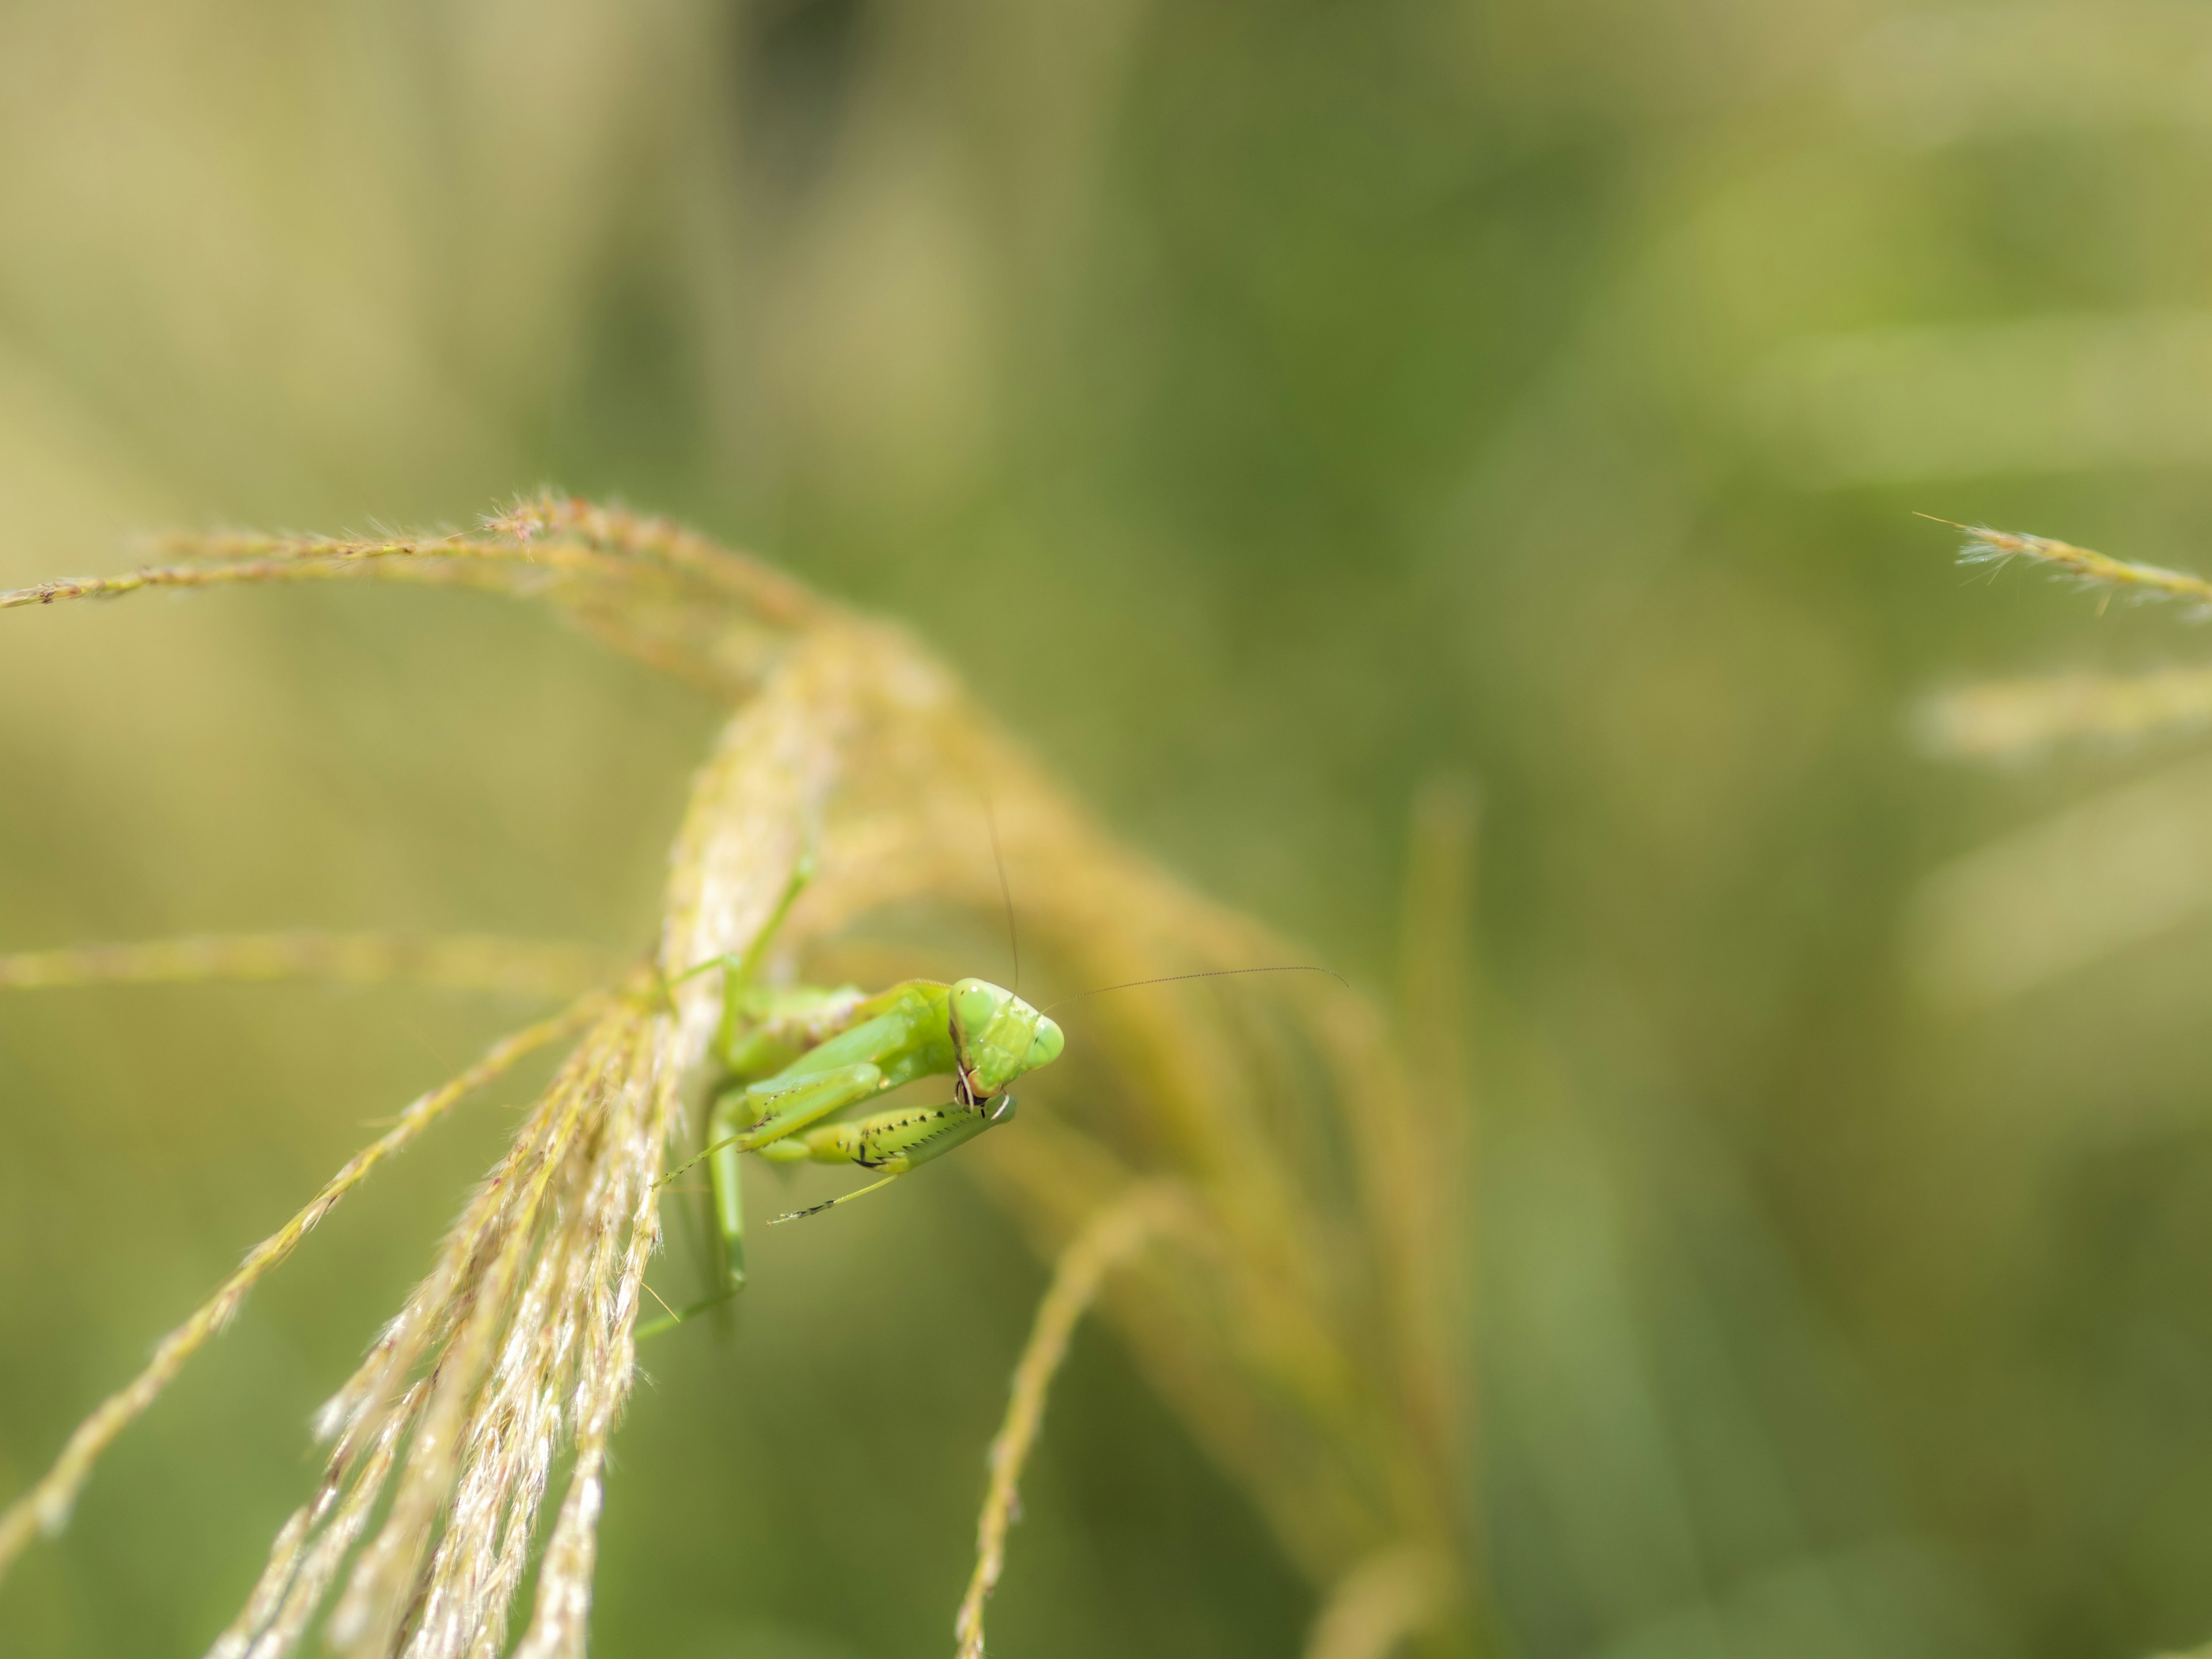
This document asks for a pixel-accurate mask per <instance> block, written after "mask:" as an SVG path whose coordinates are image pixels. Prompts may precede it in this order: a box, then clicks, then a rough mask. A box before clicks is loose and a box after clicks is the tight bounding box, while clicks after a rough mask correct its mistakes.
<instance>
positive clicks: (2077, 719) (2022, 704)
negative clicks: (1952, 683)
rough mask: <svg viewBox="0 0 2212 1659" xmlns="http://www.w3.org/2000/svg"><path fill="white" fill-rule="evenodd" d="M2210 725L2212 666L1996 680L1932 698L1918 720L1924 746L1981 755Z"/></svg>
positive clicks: (2023, 753)
mask: <svg viewBox="0 0 2212 1659" xmlns="http://www.w3.org/2000/svg"><path fill="white" fill-rule="evenodd" d="M2208 722H2212V668H2168V669H2162V670H2160V671H2158V672H2155V673H2150V674H2130V675H2116V674H2058V675H2053V676H2051V678H2045V679H2031V680H1988V681H1984V682H1983V683H1982V684H1978V685H1969V686H1965V687H1961V688H1960V689H1959V690H1954V691H1948V692H1943V693H1940V694H1938V695H1937V696H1932V697H1930V698H1929V699H1928V700H1927V701H1926V702H1923V704H1922V705H1921V707H1920V708H1919V709H1918V710H1917V711H1916V714H1915V717H1914V726H1915V729H1916V732H1917V736H1918V738H1919V739H1920V744H1921V746H1922V747H1923V749H1926V750H1929V751H1930V752H1931V753H1935V754H1939V755H1956V756H1960V757H1965V758H1968V759H1973V760H2011V759H2017V758H2021V757H2027V756H2032V755H2035V754H2038V753H2039V752H2041V751H2043V750H2047V749H2050V748H2052V747H2054V746H2055V745H2057V744H2060V743H2063V742H2066V741H2067V740H2069V739H2071V738H2105V739H2110V740H2124V739H2127V738H2139V737H2147V736H2149V735H2150V734H2151V733H2153V732H2163V731H2172V730H2175V729H2177V728H2186V727H2191V726H2203V725H2205V724H2206V723H2208Z"/></svg>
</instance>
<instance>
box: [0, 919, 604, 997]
mask: <svg viewBox="0 0 2212 1659" xmlns="http://www.w3.org/2000/svg"><path fill="white" fill-rule="evenodd" d="M626 967H627V964H626V963H623V960H622V959H621V958H620V957H617V956H615V955H613V954H612V953H611V952H610V951H602V950H599V949H597V948H595V947H594V946H592V945H567V944H562V943H558V942H555V941H550V940H537V939H496V938H494V937H492V936H491V935H489V934H483V933H463V934H449V935H447V936H445V937H442V938H437V939H429V938H416V937H411V936H409V935H406V934H402V933H317V932H313V931H310V930H305V929H301V930H295V931H290V932H286V933H196V934H190V935H187V936H185V937H184V938H180V939H147V940H142V941H138V942H135V943H131V944H127V945H70V946H66V947H64V948H63V949H61V950H57V951H17V952H16V953H15V954H14V955H12V956H0V991H33V990H58V989H73V988H76V987H82V986H88V985H200V984H206V983H209V982H210V981H216V980H245V981H257V980H258V981H268V980H287V979H306V980H322V981H330V982H332V983H336V984H341V985H392V984H398V985H425V986H429V987H433V988H435V989H438V990H442V991H487V992H490V993H492V994H495V995H499V996H510V997H573V996H576V995H579V994H581V993H583V992H585V991H587V990H590V989H592V987H597V986H603V985H610V984H612V983H613V982H614V981H617V979H620V978H621V977H622V976H623V973H624V971H625V969H626Z"/></svg>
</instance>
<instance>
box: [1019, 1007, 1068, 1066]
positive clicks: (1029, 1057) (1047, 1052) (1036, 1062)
mask: <svg viewBox="0 0 2212 1659" xmlns="http://www.w3.org/2000/svg"><path fill="white" fill-rule="evenodd" d="M1066 1046H1067V1038H1066V1036H1063V1035H1062V1034H1061V1032H1060V1027H1059V1026H1058V1025H1056V1024H1054V1023H1053V1022H1052V1021H1050V1020H1048V1019H1046V1018H1043V1017H1042V1015H1040V1016H1039V1017H1038V1018H1037V1028H1036V1036H1033V1037H1031V1038H1030V1049H1029V1053H1028V1054H1026V1055H1024V1057H1023V1060H1022V1069H1023V1070H1024V1071H1027V1072H1033V1071H1035V1070H1036V1068H1037V1067H1038V1066H1049V1065H1051V1064H1052V1063H1053V1061H1054V1060H1058V1059H1059V1058H1060V1050H1061V1049H1062V1048H1066Z"/></svg>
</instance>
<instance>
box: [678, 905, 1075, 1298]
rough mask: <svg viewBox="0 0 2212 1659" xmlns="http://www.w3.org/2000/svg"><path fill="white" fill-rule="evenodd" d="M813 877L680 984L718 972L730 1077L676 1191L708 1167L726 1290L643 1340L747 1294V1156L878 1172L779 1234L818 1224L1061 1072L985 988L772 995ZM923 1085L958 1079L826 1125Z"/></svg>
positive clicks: (1020, 1010)
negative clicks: (1034, 1083)
mask: <svg viewBox="0 0 2212 1659" xmlns="http://www.w3.org/2000/svg"><path fill="white" fill-rule="evenodd" d="M811 872H812V866H811V862H807V861H802V862H801V864H800V865H799V868H798V869H797V870H796V871H795V872H793V876H792V878H791V882H790V884H789V885H787V887H786V888H785V890H784V892H783V896H782V898H781V901H780V902H778V904H777V906H776V908H775V914H774V915H771V916H770V917H769V921H768V922H767V925H766V926H765V927H763V928H762V929H761V932H760V933H759V934H758V936H757V937H756V938H755V939H754V940H753V942H752V944H751V945H750V946H748V947H747V948H746V949H745V950H744V951H743V952H742V953H741V954H738V955H733V956H731V957H719V958H717V959H715V960H714V961H712V962H708V963H702V964H701V965H700V966H699V967H697V968H695V969H691V970H690V974H686V975H684V977H685V978H689V977H690V976H691V975H693V974H699V973H705V972H710V971H712V970H713V969H716V968H720V969H721V970H722V976H723V978H722V986H723V988H722V1020H721V1025H720V1029H719V1030H717V1032H716V1033H715V1036H714V1047H713V1054H714V1060H715V1061H716V1062H717V1064H718V1065H719V1066H720V1071H721V1076H720V1079H718V1081H717V1083H716V1085H715V1089H714V1106H713V1109H712V1110H711V1112H710V1113H709V1115H708V1121H707V1145H706V1148H705V1150H704V1151H702V1152H700V1153H699V1154H698V1156H697V1157H696V1158H692V1159H691V1160H690V1162H689V1163H686V1164H682V1165H680V1166H679V1167H678V1169H676V1170H671V1172H670V1175H669V1176H668V1177H667V1178H668V1179H670V1180H672V1179H674V1178H675V1176H678V1175H681V1174H683V1173H684V1170H689V1169H690V1168H691V1167H692V1166H693V1165H694V1164H700V1163H704V1164H706V1165H707V1170H708V1177H709V1185H710V1188H711V1190H712V1194H713V1201H714V1225H715V1228H716V1231H718V1232H719V1233H720V1237H721V1253H722V1283H721V1284H720V1286H719V1287H718V1289H717V1292H716V1294H714V1295H713V1296H712V1297H709V1298H708V1300H707V1301H705V1302H702V1303H701V1304H698V1305H697V1306H696V1307H693V1308H687V1309H685V1310H684V1311H683V1312H681V1313H677V1314H671V1316H669V1317H667V1318H666V1319H663V1320H660V1321H658V1322H654V1323H653V1324H652V1325H650V1326H647V1327H645V1328H641V1330H640V1331H639V1333H638V1334H639V1335H640V1336H641V1337H644V1336H647V1335H651V1334H655V1333H657V1332H659V1331H661V1330H664V1329H666V1328H668V1327H669V1326H671V1325H674V1324H679V1323H681V1322H683V1321H684V1320H685V1319H688V1318H690V1316H692V1315H693V1314H695V1313H697V1312H700V1311H702V1310H703V1309H706V1308H708V1307H712V1306H714V1304H717V1303H720V1302H725V1301H727V1300H728V1299H729V1298H730V1297H733V1296H735V1295H737V1294H738V1291H742V1290H743V1289H744V1284H745V1243H744V1203H743V1199H742V1197H741V1195H740V1192H739V1182H738V1176H739V1172H740V1159H741V1158H743V1157H744V1154H746V1153H748V1152H750V1153H751V1154H753V1155H754V1156H755V1157H757V1158H765V1159H766V1160H768V1161H769V1163H771V1164H799V1163H815V1164H858V1165H859V1166H860V1168H862V1169H864V1170H879V1171H881V1172H882V1175H881V1178H880V1179H879V1180H877V1181H874V1182H871V1183H869V1184H868V1185H867V1186H865V1187H861V1188H857V1189H855V1190H854V1191H853V1192H849V1193H847V1194H844V1195H843V1196H842V1197H840V1198H834V1199H831V1200H829V1202H828V1203H825V1204H817V1205H815V1206H812V1207H811V1208H810V1209H805V1210H799V1211H794V1212H792V1213H791V1214H788V1215H780V1216H777V1217H775V1222H782V1221H796V1220H799V1219H800V1218H803V1217H806V1216H811V1215H818V1214H820V1213H821V1212H823V1211H824V1210H828V1209H833V1208H835V1207H836V1206H838V1205H840V1204H843V1203H845V1202H847V1201H848V1200H852V1199H855V1198H859V1197H860V1196H861V1194H865V1193H872V1192H874V1191H875V1190H876V1189H877V1188H880V1187H884V1186H886V1185H888V1184H889V1183H890V1182H893V1181H896V1180H897V1179H898V1178H899V1176H902V1175H905V1174H907V1173H908V1172H909V1171H911V1170H915V1169H918V1168H919V1167H921V1165H922V1164H927V1163H928V1162H930V1160H932V1159H933V1158H942V1157H943V1156H944V1155H945V1153H947V1152H951V1151H952V1150H953V1148H955V1147H957V1146H965V1145H966V1144H967V1143H968V1142H969V1141H970V1140H973V1139H975V1137H976V1136H977V1135H980V1134H981V1133H983V1132H984V1131H985V1130H987V1129H990V1128H994V1127H997V1126H998V1125H1000V1124H1001V1123H1005V1122H1007V1121H1010V1120H1011V1119H1012V1117H1013V1115H1014V1097H1013V1096H1012V1094H1010V1093H1009V1092H1007V1091H1008V1090H1009V1089H1010V1087H1011V1086H1012V1085H1013V1084H1014V1082H1015V1081H1016V1080H1017V1079H1020V1078H1022V1077H1024V1076H1025V1075H1026V1074H1027V1073H1030V1072H1033V1071H1035V1070H1036V1069H1037V1067H1039V1066H1049V1065H1050V1064H1052V1062H1053V1061H1054V1060H1057V1059H1059V1058H1060V1050H1061V1048H1064V1047H1065V1046H1066V1037H1065V1036H1063V1035H1062V1034H1061V1031H1060V1027H1059V1026H1058V1025H1056V1024H1054V1023H1053V1022H1052V1021H1051V1020H1050V1019H1048V1018H1046V1017H1045V1016H1044V1015H1042V1013H1039V1012H1037V1011H1036V1009H1035V1008H1033V1007H1031V1006H1030V1005H1029V1004H1028V1003H1026V1002H1024V1001H1023V1000H1021V998H1019V997H1018V996H1016V995H1015V994H1013V993H1012V991H1009V990H1006V989H1005V988H1004V987H1000V986H997V985H993V984H991V983H990V982H988V981H985V980H981V979H963V980H959V981H955V982H954V983H952V984H950V985H946V984H943V983H940V982H939V981H935V980H926V979H910V980H905V981H901V982H900V983H899V984H896V985H894V986H892V987H890V989H889V990H887V991H883V992H879V993H878V994H876V995H874V996H868V995H865V994H862V992H861V991H860V989H859V987H855V986H845V987H841V988H839V989H837V990H834V991H829V990H821V989H817V988H815V987H791V988H789V989H783V990H771V989H767V988H764V987H761V986H759V985H757V984H756V983H755V973H756V970H757V968H758V966H759V963H760V961H761V959H762V957H763V956H764V955H765V954H766V953H767V950H768V946H769V941H770V940H771V939H773V938H774V937H775V931H776V929H777V928H778V927H780V926H781V924H782V921H783V919H784V917H785V916H786V915H787V914H788V913H789V911H790V908H791V906H792V903H793V901H794V900H795V899H797V897H798V896H799V891H800V890H801V889H802V888H803V887H804V886H805V884H806V881H807V878H809V876H810V875H811ZM926 1077H949V1078H951V1080H952V1098H951V1100H950V1101H948V1102H946V1103H944V1104H943V1105H938V1106H902V1107H896V1108H894V1109H891V1110H890V1111H885V1112H878V1113H876V1114H874V1115H872V1116H864V1117H855V1118H848V1119H843V1120H841V1121H831V1120H833V1119H836V1118H837V1115H838V1114H840V1113H842V1112H848V1111H850V1110H851V1109H854V1107H858V1106H862V1105H865V1104H866V1103H868V1102H869V1101H871V1100H873V1099H874V1098H875V1097H877V1096H878V1095H880V1094H883V1093H884V1092H885V1091H889V1090H891V1089H896V1088H897V1087H898V1086H899V1085H901V1084H904V1083H911V1082H913V1081H914V1080H915V1079H917V1078H926ZM770 1225H774V1222H771V1224H770Z"/></svg>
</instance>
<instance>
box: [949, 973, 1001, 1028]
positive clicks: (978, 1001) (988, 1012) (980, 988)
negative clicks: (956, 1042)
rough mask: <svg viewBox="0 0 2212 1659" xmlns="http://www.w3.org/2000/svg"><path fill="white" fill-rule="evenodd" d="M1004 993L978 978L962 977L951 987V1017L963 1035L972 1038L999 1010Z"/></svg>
mask: <svg viewBox="0 0 2212 1659" xmlns="http://www.w3.org/2000/svg"><path fill="white" fill-rule="evenodd" d="M1005 996H1006V993H1005V992H1004V991H1001V990H1000V989H999V988H998V987H996V986H994V985H989V984H986V983H985V982H984V981H981V980H980V979H963V980H962V981H960V982H959V983H958V984H957V985H956V986H954V987H952V1019H953V1023H954V1024H956V1025H957V1026H958V1027H959V1029H960V1033H961V1035H962V1036H964V1037H967V1038H969V1039H970V1040H972V1039H973V1038H975V1036H978V1035H979V1034H980V1033H981V1031H982V1030H983V1028H984V1027H985V1026H986V1025H988V1024H990V1023H991V1017H992V1016H993V1015H994V1014H995V1013H997V1012H999V1004H1000V1001H1001V1000H1003V999H1004V998H1005Z"/></svg>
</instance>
